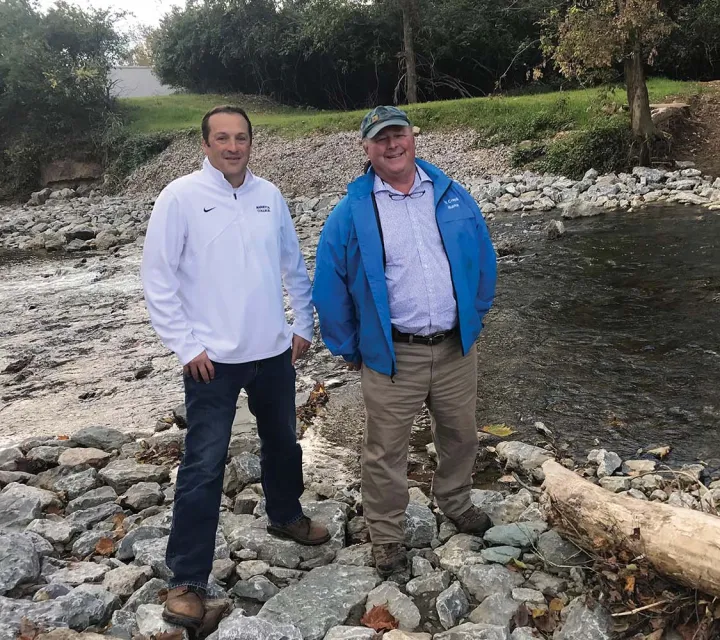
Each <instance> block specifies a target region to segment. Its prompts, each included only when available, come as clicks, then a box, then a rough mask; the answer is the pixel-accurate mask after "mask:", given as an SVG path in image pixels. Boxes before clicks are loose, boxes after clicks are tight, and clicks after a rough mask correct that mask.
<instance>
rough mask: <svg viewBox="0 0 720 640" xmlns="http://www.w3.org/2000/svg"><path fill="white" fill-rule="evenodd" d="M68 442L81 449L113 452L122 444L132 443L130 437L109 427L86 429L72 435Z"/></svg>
mask: <svg viewBox="0 0 720 640" xmlns="http://www.w3.org/2000/svg"><path fill="white" fill-rule="evenodd" d="M70 440H71V441H72V442H75V443H77V444H79V445H80V446H81V447H92V448H95V449H102V450H103V451H115V450H119V449H120V447H122V446H123V445H124V444H128V443H129V442H132V437H131V436H129V435H128V434H127V433H123V432H122V431H118V430H117V429H111V428H110V427H86V428H85V429H80V431H76V432H75V433H73V434H72V436H71V437H70Z"/></svg>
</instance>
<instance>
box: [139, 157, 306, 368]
mask: <svg viewBox="0 0 720 640" xmlns="http://www.w3.org/2000/svg"><path fill="white" fill-rule="evenodd" d="M142 281H143V288H144V290H145V300H146V303H147V308H148V312H149V313H150V320H151V321H152V324H153V327H154V328H155V330H156V331H157V333H158V334H159V336H160V338H161V339H162V341H163V343H164V344H165V345H166V346H167V347H168V348H169V349H171V350H172V351H174V352H175V353H176V354H177V356H178V358H179V359H180V362H181V363H182V364H183V365H184V364H187V363H188V362H189V361H190V360H192V359H193V358H194V357H195V356H197V355H199V354H200V353H201V352H202V351H203V350H206V351H207V353H208V356H209V357H210V359H211V360H213V361H216V362H222V363H228V364H236V363H242V362H252V361H255V360H262V359H265V358H270V357H273V356H276V355H279V354H281V353H283V352H284V351H286V350H287V349H288V348H289V347H290V345H291V341H292V334H293V333H296V334H298V335H299V336H302V337H303V338H305V339H306V340H312V335H313V307H312V299H311V286H310V279H309V278H308V275H307V270H306V268H305V262H304V260H303V257H302V253H301V252H300V246H299V244H298V239H297V235H296V234H295V228H294V226H293V222H292V219H291V218H290V212H289V210H288V207H287V204H286V202H285V200H284V199H283V197H282V195H281V194H280V191H279V190H278V189H277V187H275V185H273V184H272V183H270V182H268V181H267V180H264V179H262V178H258V177H257V176H255V175H253V174H252V173H251V172H250V170H248V172H247V174H246V177H245V182H244V183H243V184H242V186H240V187H238V188H237V189H234V188H233V187H232V185H231V184H230V183H229V182H228V181H227V180H226V179H225V176H224V175H223V174H222V172H220V171H218V170H217V169H216V168H215V167H213V166H212V165H211V164H210V162H209V160H208V159H207V158H206V159H205V161H204V163H203V167H202V170H201V171H196V172H194V173H191V174H190V175H187V176H183V177H182V178H179V179H178V180H175V181H174V182H171V183H170V184H169V185H168V186H167V187H165V189H163V191H162V192H161V193H160V195H159V196H158V199H157V201H156V202H155V207H154V209H153V212H152V215H151V217H150V222H149V224H148V230H147V236H146V238H145V246H144V249H143V262H142ZM283 283H284V285H285V288H286V289H287V292H288V295H289V297H290V303H291V306H292V309H293V311H294V314H295V323H294V324H293V325H292V326H290V325H289V324H288V322H287V321H286V319H285V308H284V301H283Z"/></svg>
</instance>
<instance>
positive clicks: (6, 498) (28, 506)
mask: <svg viewBox="0 0 720 640" xmlns="http://www.w3.org/2000/svg"><path fill="white" fill-rule="evenodd" d="M51 504H55V505H57V506H59V505H60V502H59V501H58V499H57V496H56V495H55V494H54V493H51V492H50V491H45V490H44V489H37V488H35V487H28V486H27V485H24V484H18V483H16V482H11V483H10V484H9V485H7V486H6V487H5V488H4V489H3V490H2V492H1V493H0V530H2V529H24V528H25V527H26V526H27V525H28V524H30V523H31V522H32V521H33V520H36V519H37V518H39V517H40V516H41V515H42V512H43V509H45V508H46V507H49V506H50V505H51Z"/></svg>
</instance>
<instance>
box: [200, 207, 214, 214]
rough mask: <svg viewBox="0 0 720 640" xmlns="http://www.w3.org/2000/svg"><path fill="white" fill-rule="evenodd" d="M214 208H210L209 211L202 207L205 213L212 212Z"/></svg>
mask: <svg viewBox="0 0 720 640" xmlns="http://www.w3.org/2000/svg"><path fill="white" fill-rule="evenodd" d="M214 208H215V207H210V208H209V209H206V208H205V207H203V211H204V212H205V213H207V212H208V211H212V210H213V209H214Z"/></svg>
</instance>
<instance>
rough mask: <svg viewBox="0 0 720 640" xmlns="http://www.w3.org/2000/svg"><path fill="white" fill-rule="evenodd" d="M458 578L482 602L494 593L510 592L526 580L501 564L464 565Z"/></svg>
mask: <svg viewBox="0 0 720 640" xmlns="http://www.w3.org/2000/svg"><path fill="white" fill-rule="evenodd" d="M458 578H460V582H462V585H463V587H465V589H467V591H468V592H469V593H471V594H472V596H473V597H474V598H475V599H476V600H477V601H478V602H482V601H483V600H485V598H487V597H488V596H491V595H493V594H494V593H507V594H510V592H511V591H512V590H513V589H514V588H515V587H519V586H520V585H521V584H522V583H523V582H525V578H523V576H522V575H521V574H519V573H514V572H513V571H510V570H509V569H507V568H505V567H502V566H500V565H499V564H490V565H471V566H469V567H463V568H462V569H461V570H460V572H459V574H458Z"/></svg>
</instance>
